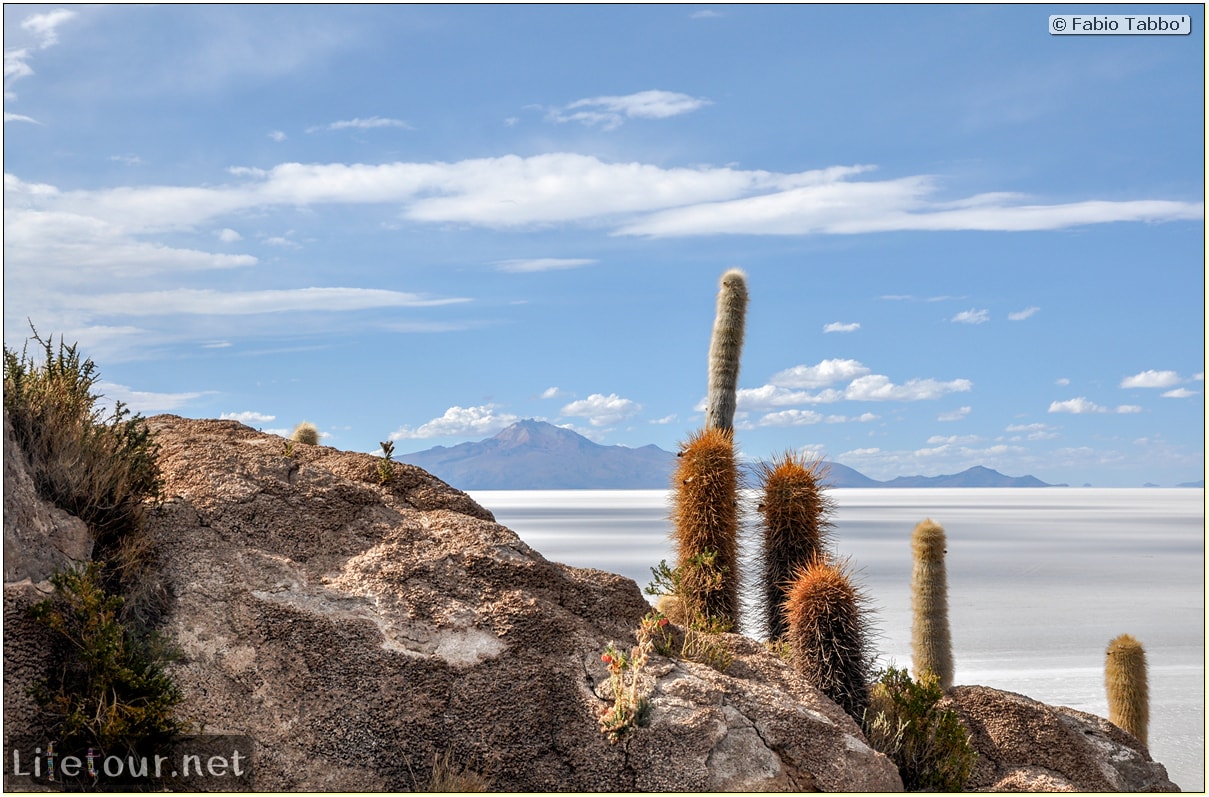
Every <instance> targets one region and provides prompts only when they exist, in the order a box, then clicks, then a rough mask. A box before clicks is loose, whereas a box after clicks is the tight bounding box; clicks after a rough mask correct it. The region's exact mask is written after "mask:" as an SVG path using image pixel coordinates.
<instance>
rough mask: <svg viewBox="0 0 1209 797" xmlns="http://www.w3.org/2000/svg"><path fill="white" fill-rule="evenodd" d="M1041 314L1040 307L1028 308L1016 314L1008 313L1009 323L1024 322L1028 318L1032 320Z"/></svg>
mask: <svg viewBox="0 0 1209 797" xmlns="http://www.w3.org/2000/svg"><path fill="white" fill-rule="evenodd" d="M1039 312H1041V308H1040V307H1026V308H1025V309H1023V310H1019V311H1017V312H1015V313H1008V321H1023V320H1024V319H1026V318H1032V317H1033V316H1034V315H1036V314H1037V313H1039Z"/></svg>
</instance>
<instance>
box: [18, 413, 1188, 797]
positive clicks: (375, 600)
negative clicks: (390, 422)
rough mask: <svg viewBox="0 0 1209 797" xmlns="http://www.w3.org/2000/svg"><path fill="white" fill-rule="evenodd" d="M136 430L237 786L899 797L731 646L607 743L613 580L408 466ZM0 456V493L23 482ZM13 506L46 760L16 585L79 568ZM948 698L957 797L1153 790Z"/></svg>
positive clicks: (1097, 751)
mask: <svg viewBox="0 0 1209 797" xmlns="http://www.w3.org/2000/svg"><path fill="white" fill-rule="evenodd" d="M149 424H150V425H151V427H152V428H153V429H154V430H155V432H156V435H157V441H158V443H159V446H160V465H161V470H162V471H163V475H164V489H163V498H164V500H163V503H162V504H161V505H160V506H158V507H157V508H155V509H154V511H152V512H151V513H150V514H149V520H148V524H147V528H146V533H147V535H148V537H149V538H150V540H151V543H152V550H153V561H152V563H151V565H150V566H149V569H148V571H147V576H146V578H147V580H148V581H149V582H152V583H150V586H149V587H148V590H149V591H150V592H153V593H155V594H157V595H162V596H167V597H166V600H165V602H164V603H163V604H162V608H163V612H164V613H163V623H162V626H163V631H164V632H165V633H166V634H167V635H168V636H169V637H170V638H172V639H173V640H174V641H175V642H176V644H177V645H178V646H179V647H180V649H181V651H182V653H183V654H184V657H183V659H182V660H181V661H180V662H178V663H177V664H175V665H173V674H174V676H175V678H176V680H177V683H178V684H179V685H180V687H181V688H182V690H183V693H184V695H185V702H184V704H183V705H182V707H181V709H182V710H181V713H182V714H183V716H184V718H185V719H187V720H191V721H193V722H194V723H195V724H196V726H197V727H198V729H199V730H204V732H205V733H207V734H233V735H239V736H247V737H251V738H252V739H254V740H255V744H256V759H255V773H254V778H253V785H254V787H255V788H256V789H259V790H282V791H287V790H307V791H395V790H415V789H420V788H424V787H425V786H426V785H427V784H428V782H429V777H430V774H431V770H432V769H433V762H434V760H435V759H436V758H437V757H438V756H441V757H445V758H446V759H452V760H453V761H455V762H458V763H460V764H465V765H469V766H470V767H472V768H473V769H475V770H477V771H478V772H481V773H483V774H485V775H486V776H487V777H488V779H489V782H490V784H491V786H492V788H493V789H496V790H509V791H563V790H568V791H629V790H639V791H666V790H674V791H729V790H736V791H740V790H741V791H763V790H793V791H806V790H824V791H893V790H900V789H901V788H902V781H901V779H900V778H899V775H898V773H897V771H896V770H895V768H894V765H893V764H892V763H891V762H890V761H889V760H888V759H886V758H885V757H884V756H882V755H881V754H879V753H876V752H874V751H873V750H871V749H870V748H869V747H868V745H867V744H866V742H865V739H864V737H863V736H862V735H861V732H860V730H859V728H858V727H857V725H856V724H855V723H854V722H853V721H852V720H851V719H850V718H849V717H848V716H847V715H846V714H844V712H843V711H842V710H840V709H839V707H838V706H836V705H835V704H834V703H833V702H832V701H830V700H829V699H827V698H826V697H825V696H823V695H822V694H820V693H819V692H817V691H816V690H815V689H813V688H812V687H810V686H809V685H808V684H807V683H806V682H805V681H804V680H803V679H802V678H801V677H800V676H799V675H798V674H797V673H796V672H795V671H794V670H793V669H792V668H791V667H789V666H788V665H787V664H786V663H785V662H783V661H781V660H780V659H779V658H777V657H776V656H775V655H773V654H771V653H769V652H767V651H766V650H765V649H764V647H763V646H762V645H760V644H758V643H756V642H753V641H751V640H749V639H745V638H743V637H739V636H734V635H725V636H724V637H723V638H722V640H723V642H724V643H725V645H726V646H727V647H728V649H729V650H730V652H731V654H732V655H733V658H734V661H733V664H731V666H730V667H729V668H728V669H727V671H726V672H725V673H720V672H718V671H716V670H714V669H711V668H709V667H707V666H705V665H703V664H697V663H692V662H685V661H681V660H672V659H666V658H663V657H659V656H653V657H652V658H651V660H650V662H649V663H648V664H647V666H646V667H645V668H644V671H643V672H644V674H643V680H642V687H643V689H644V691H645V692H646V693H647V694H649V695H650V701H651V705H652V712H651V722H650V724H649V726H647V727H645V728H642V729H639V730H637V731H635V732H633V733H632V734H630V735H629V736H628V737H627V738H626V739H624V740H623V741H621V742H619V743H617V744H610V743H609V741H608V739H607V737H606V736H605V735H604V734H602V733H601V732H600V730H599V727H598V717H599V716H600V713H601V712H602V711H603V710H604V709H605V708H606V707H607V706H609V705H610V702H611V701H610V698H611V695H610V689H609V680H608V673H607V671H606V669H605V665H604V663H603V662H602V661H601V658H600V655H601V653H602V651H603V650H604V648H605V646H606V645H607V644H608V643H609V642H611V641H613V642H616V643H617V644H618V646H619V647H628V646H629V645H631V644H633V641H634V637H633V631H634V629H635V627H636V626H637V625H638V623H639V620H640V618H641V617H642V616H643V615H644V614H645V613H646V611H647V610H648V606H647V603H646V601H645V600H644V599H643V597H642V594H641V592H640V591H639V589H638V587H637V585H636V584H635V583H634V582H633V581H630V580H628V579H625V578H622V577H620V576H617V575H613V574H610V573H605V572H601V571H597V570H590V569H581V568H573V567H568V566H566V565H562V564H559V563H555V562H549V561H547V560H546V559H545V558H543V557H542V556H541V554H539V553H538V552H536V551H534V550H533V549H531V548H530V547H529V546H527V545H526V544H525V543H524V542H522V541H521V540H520V539H519V538H518V537H517V536H516V534H514V533H513V532H512V531H510V530H509V529H507V528H505V527H503V526H500V525H499V524H497V523H495V522H494V518H493V517H492V516H491V513H490V512H488V511H487V510H486V509H484V508H483V507H481V506H479V505H478V504H476V503H475V502H474V501H473V500H472V499H471V498H470V497H469V496H467V495H466V494H465V493H462V492H460V491H458V490H455V489H453V488H451V487H449V486H448V485H446V484H445V483H444V482H441V481H440V480H438V479H436V478H435V477H433V476H431V475H429V474H428V473H426V472H424V471H422V470H420V469H418V468H416V467H414V466H410V465H404V464H401V463H394V465H393V467H392V470H391V478H390V479H389V481H388V482H387V483H386V484H382V483H381V479H380V476H379V465H380V464H381V460H380V459H379V458H377V457H374V456H370V455H366V454H356V453H349V452H341V451H336V450H334V449H331V448H326V447H322V446H310V445H305V444H294V445H293V446H292V450H289V451H288V455H287V448H286V445H285V441H284V440H283V439H282V438H280V437H276V436H273V435H268V434H262V433H259V432H256V431H254V430H252V429H249V428H247V427H245V426H242V425H240V424H238V423H236V422H233V421H199V420H187V419H183V418H178V417H175V416H157V417H155V418H152V419H150V420H149ZM12 449H13V447H12V446H11V445H6V447H5V479H6V487H7V486H8V485H9V483H10V482H11V483H13V484H16V483H18V482H19V480H20V478H21V474H20V473H19V472H18V471H20V470H21V468H22V467H24V462H23V460H22V459H20V456H19V452H16V454H13V452H12ZM10 454H13V456H14V457H16V458H14V459H12V460H11V464H12V468H13V471H12V473H10ZM26 476H28V474H26ZM9 498H10V493H9V492H8V491H6V501H5V534H6V551H5V553H6V577H7V576H8V575H9V571H8V569H7V566H8V564H9V562H8V561H7V560H8V554H9V537H10V526H12V527H13V528H11V536H12V538H13V539H14V540H16V541H17V542H16V547H14V548H13V549H12V550H14V551H17V556H18V558H17V560H16V561H15V562H14V567H15V568H16V569H15V570H14V571H13V575H14V576H21V578H22V579H23V580H22V582H21V584H22V586H20V587H19V588H18V587H17V586H16V585H12V586H13V587H14V588H13V589H12V590H11V591H10V584H7V583H6V588H5V613H6V616H5V638H4V655H5V670H4V679H5V744H6V748H7V747H8V746H9V745H11V744H15V743H18V742H19V743H21V744H25V743H26V741H29V740H33V741H42V740H40V739H39V738H38V737H37V729H36V728H34V727H33V725H32V724H31V723H30V722H29V721H28V720H27V718H28V717H29V716H32V715H31V714H30V713H29V708H30V707H29V706H28V705H25V704H21V705H17V704H16V703H11V702H10V696H11V697H12V699H13V700H18V701H19V700H26V701H27V700H28V698H24V694H25V693H24V687H25V686H27V685H28V684H29V683H32V679H34V678H36V677H40V676H39V673H40V672H42V673H44V672H45V669H46V665H47V661H45V655H44V654H41V655H42V656H43V658H42V659H38V655H40V654H39V650H40V649H41V650H45V649H46V646H45V645H44V644H43V641H42V636H40V635H43V636H44V634H45V632H44V630H43V629H40V628H39V627H37V626H35V625H34V624H32V622H30V621H29V618H28V606H29V604H30V603H31V602H32V600H33V599H34V598H35V594H37V595H40V594H41V593H40V592H37V587H35V586H34V584H35V582H34V580H33V579H35V578H44V577H45V575H47V574H48V573H49V571H48V570H47V569H46V568H47V567H48V566H52V565H51V563H54V565H59V564H64V563H68V562H70V561H73V560H74V559H75V557H76V556H79V555H81V550H82V549H78V548H72V547H71V546H70V545H68V546H66V550H65V546H64V544H63V542H62V539H63V533H64V530H65V529H69V528H70V527H71V526H72V522H71V521H72V519H71V518H69V517H65V516H62V515H61V514H60V515H56V514H55V512H57V510H52V509H51V508H49V507H46V506H45V505H44V504H39V501H38V499H37V497H36V495H33V494H32V492H29V491H24V492H21V493H17V494H13V495H12V502H11V503H10V501H9ZM39 529H41V530H42V531H41V533H39V532H38V530H39ZM68 537H70V535H68ZM56 552H57V553H56ZM45 586H46V585H43V587H44V588H45ZM10 594H11V595H13V596H14V598H13V599H12V600H10ZM947 699H948V700H951V701H952V703H953V705H955V706H956V707H957V708H958V709H959V710H960V711H961V713H962V717H963V719H964V720H965V722H966V723H967V724H968V725H969V727H970V728H971V729H972V731H973V733H974V743H975V746H976V747H977V749H978V750H979V752H980V755H981V758H980V761H979V764H978V767H977V769H976V770H975V777H974V782H973V783H972V786H974V787H977V788H980V789H990V790H994V789H1004V790H1008V789H1015V788H1021V789H1029V790H1032V789H1055V790H1057V789H1063V788H1068V787H1073V788H1075V789H1078V790H1083V791H1087V790H1100V789H1124V790H1133V789H1142V788H1160V789H1161V788H1166V787H1167V786H1169V785H1170V784H1169V782H1168V781H1166V777H1165V773H1164V772H1163V771H1162V767H1161V766H1159V765H1157V764H1154V763H1153V762H1151V761H1150V759H1149V757H1148V756H1147V755H1146V753H1145V749H1144V748H1142V747H1141V746H1140V745H1139V744H1138V743H1137V742H1136V740H1133V739H1132V737H1129V736H1128V735H1127V734H1124V733H1122V732H1120V731H1117V730H1116V729H1114V728H1112V727H1111V726H1109V725H1108V724H1107V722H1106V721H1104V720H1100V719H1099V718H1095V717H1090V716H1089V715H1084V714H1080V713H1079V712H1072V711H1070V710H1069V709H1061V708H1052V707H1048V706H1042V705H1041V704H1038V703H1035V702H1033V701H1028V700H1027V699H1026V698H1019V696H1015V695H1009V694H1008V693H1001V692H995V691H994V690H988V689H983V688H981V687H959V688H957V689H956V690H954V691H953V694H952V696H951V697H950V698H947Z"/></svg>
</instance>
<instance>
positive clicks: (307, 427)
mask: <svg viewBox="0 0 1209 797" xmlns="http://www.w3.org/2000/svg"><path fill="white" fill-rule="evenodd" d="M290 439H291V440H293V441H294V442H295V443H306V444H307V445H309V446H317V445H319V430H318V429H316V428H315V424H313V423H308V422H307V421H303V422H302V423H300V424H298V425H297V426H295V427H294V431H293V433H292V434H291V435H290Z"/></svg>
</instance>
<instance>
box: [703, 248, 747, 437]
mask: <svg viewBox="0 0 1209 797" xmlns="http://www.w3.org/2000/svg"><path fill="white" fill-rule="evenodd" d="M746 317H747V275H746V274H744V273H743V272H742V271H741V270H739V269H737V268H732V269H731V270H730V271H727V272H726V273H725V274H723V275H722V284H721V286H720V288H719V290H718V312H717V314H716V316H715V317H714V334H713V337H712V338H711V339H710V344H709V394H708V396H707V398H706V406H705V427H706V428H707V429H733V428H734V426H735V407H736V406H737V404H738V392H739V355H740V353H741V352H742V350H743V324H744V320H745V319H746Z"/></svg>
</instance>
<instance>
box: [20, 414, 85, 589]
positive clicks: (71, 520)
mask: <svg viewBox="0 0 1209 797" xmlns="http://www.w3.org/2000/svg"><path fill="white" fill-rule="evenodd" d="M91 555H92V536H91V535H90V534H89V533H88V527H87V526H86V525H84V521H82V520H80V519H79V518H77V517H75V516H73V515H69V514H68V513H67V512H64V511H63V510H62V509H59V508H58V507H56V506H54V505H53V504H49V503H47V502H46V501H43V500H42V499H41V498H39V497H38V494H37V492H36V490H35V489H34V480H33V477H32V476H31V475H30V470H29V463H28V462H26V460H25V454H24V453H22V451H21V449H20V448H18V447H17V442H16V440H15V439H14V437H13V427H12V424H11V423H9V420H8V413H7V412H6V413H4V583H5V584H11V583H16V582H20V581H23V580H25V579H29V580H30V581H31V582H33V583H35V584H36V583H38V582H41V581H46V579H48V578H49V577H50V574H51V573H53V572H54V570H55V568H56V567H67V566H69V565H70V564H72V563H73V562H81V561H87V560H88V558H89V557H90V556H91Z"/></svg>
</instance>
